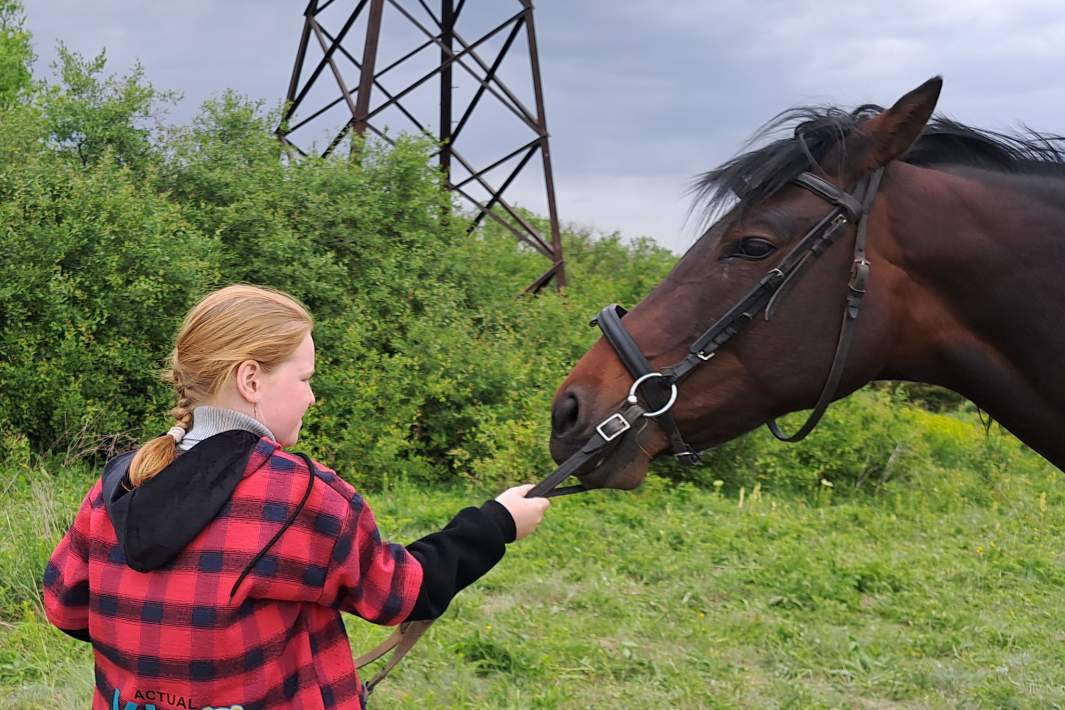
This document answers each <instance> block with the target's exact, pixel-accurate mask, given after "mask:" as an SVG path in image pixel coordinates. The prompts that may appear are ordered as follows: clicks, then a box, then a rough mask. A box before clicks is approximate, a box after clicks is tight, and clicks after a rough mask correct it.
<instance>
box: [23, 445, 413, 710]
mask: <svg viewBox="0 0 1065 710" xmlns="http://www.w3.org/2000/svg"><path fill="white" fill-rule="evenodd" d="M309 475H310V474H309V473H308V470H307V465H306V464H305V463H304V461H303V460H302V459H301V458H299V457H298V456H294V455H291V454H289V453H287V452H285V451H282V450H281V448H280V446H279V445H278V444H277V443H276V442H274V441H271V440H270V439H268V438H265V437H264V438H262V439H260V440H259V442H258V444H256V445H255V448H254V450H253V451H252V453H251V457H250V459H249V461H248V465H247V467H246V469H245V471H244V474H243V476H242V477H241V479H240V481H239V482H238V483H237V484H236V488H235V489H234V491H233V494H232V496H231V497H230V498H229V500H228V502H226V503H225V505H224V506H223V507H222V509H221V511H220V512H219V514H218V515H217V516H216V517H215V518H214V519H213V520H212V521H211V522H210V523H209V524H208V525H207V526H206V527H204V528H203V529H202V530H201V531H200V532H199V534H197V535H196V537H195V538H193V540H192V541H191V542H190V543H189V544H188V545H187V546H186V547H185V548H184V549H182V550H181V552H179V553H178V554H177V556H176V557H174V558H173V559H172V560H171V561H170V562H169V563H168V564H166V565H164V566H163V567H161V568H159V569H156V570H153V571H150V572H144V573H142V572H137V571H135V570H133V569H131V568H130V567H129V566H128V565H127V563H126V559H125V556H124V553H123V548H122V545H121V544H119V541H118V539H117V537H116V534H115V530H114V527H113V525H112V522H111V520H110V518H109V517H108V513H107V511H106V509H105V505H104V500H103V493H102V480H101V482H97V484H96V485H95V486H93V488H92V490H90V491H89V493H88V494H87V495H86V496H85V499H84V500H83V501H82V504H81V508H80V509H79V511H78V514H77V518H76V519H75V521H74V524H73V525H72V526H71V528H70V530H69V531H68V532H67V534H66V535H65V536H64V537H63V539H62V540H61V541H60V543H59V545H58V547H57V548H56V550H55V552H54V553H53V554H52V557H51V559H50V560H49V562H48V566H47V568H46V570H45V577H44V582H45V585H44V607H45V612H46V614H47V616H48V618H49V620H50V621H51V622H52V623H53V624H55V625H56V626H58V627H59V628H61V629H66V630H82V629H86V628H87V629H88V633H89V635H90V636H91V639H92V645H93V651H94V655H95V662H96V692H95V693H94V696H93V705H92V707H93V708H94V709H99V710H110V709H111V708H113V707H117V708H120V709H121V710H134V708H145V709H149V708H150V707H151V706H152V705H154V706H155V708H156V709H157V710H163V709H164V708H166V709H168V710H169V709H171V708H184V709H191V708H201V707H204V706H211V707H214V708H229V707H230V706H232V705H240V706H242V707H243V708H244V710H269V709H271V708H305V709H314V710H317V709H319V708H323V709H324V708H338V709H349V710H357V709H360V708H361V707H362V703H361V701H360V699H359V696H360V693H361V684H360V682H359V680H358V677H357V675H356V673H355V668H354V664H353V660H352V653H351V648H350V646H349V645H348V638H347V634H346V633H345V630H344V625H343V622H342V620H341V616H340V612H341V611H345V612H350V613H353V614H357V615H359V616H361V617H363V618H365V619H367V620H369V621H372V622H374V623H378V624H396V623H399V622H400V621H402V620H404V619H405V618H406V617H407V616H408V615H409V614H410V611H411V609H412V607H413V606H414V603H415V600H416V599H417V597H418V593H419V588H420V587H421V583H422V568H421V566H420V565H419V563H418V561H417V560H416V559H415V558H414V557H413V556H412V555H411V554H410V553H409V552H408V551H407V550H406V549H405V548H404V547H403V546H401V545H397V544H390V543H386V542H383V541H382V540H381V537H380V535H379V533H378V530H377V525H376V523H375V522H374V516H373V513H372V512H371V511H370V508H369V506H367V505H366V503H365V502H364V501H363V499H362V498H361V497H360V496H359V495H358V494H357V493H356V492H355V489H354V488H353V487H352V486H351V485H349V484H348V483H347V482H345V481H344V480H342V479H341V478H340V477H339V476H337V475H336V473H335V472H334V471H332V470H330V469H328V468H326V467H324V466H321V465H318V466H317V471H316V472H315V476H314V479H313V485H312V486H311V490H310V494H309V497H308V498H307V502H306V504H305V506H304V507H303V509H302V511H301V512H300V513H299V515H298V516H297V517H296V518H295V520H294V522H293V524H292V525H291V526H290V527H289V528H288V529H286V530H285V531H284V534H282V535H281V536H280V538H278V540H277V541H276V542H275V543H274V544H273V546H271V547H270V548H269V550H268V552H267V554H265V555H263V556H262V557H261V558H260V559H259V561H258V562H257V563H256V564H255V566H254V567H253V568H252V569H251V571H250V572H249V573H248V575H247V577H246V578H245V579H244V580H243V581H242V582H241V583H240V585H239V587H238V588H237V592H236V594H235V596H234V597H233V598H232V600H231V599H230V598H229V594H230V590H231V588H232V587H233V584H234V582H235V581H236V580H237V577H238V576H239V575H240V573H241V572H242V571H243V570H244V568H245V567H246V566H247V565H248V563H249V562H251V561H252V560H253V559H254V558H255V556H256V555H257V553H259V552H260V550H262V549H263V548H264V547H265V546H266V544H267V543H268V542H269V541H270V539H271V538H272V537H273V536H274V534H275V533H276V532H277V531H278V530H279V529H280V528H281V526H282V525H284V524H285V522H286V521H287V520H288V518H289V516H290V515H291V514H292V513H293V512H294V511H295V510H296V507H297V505H298V503H299V501H300V500H301V499H302V498H303V496H304V493H305V491H306V490H307V486H308V476H309Z"/></svg>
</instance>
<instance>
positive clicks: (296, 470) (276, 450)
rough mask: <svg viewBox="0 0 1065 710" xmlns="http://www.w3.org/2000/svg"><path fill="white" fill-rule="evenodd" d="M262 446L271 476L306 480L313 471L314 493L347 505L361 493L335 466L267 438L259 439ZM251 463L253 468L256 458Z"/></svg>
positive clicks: (263, 464)
mask: <svg viewBox="0 0 1065 710" xmlns="http://www.w3.org/2000/svg"><path fill="white" fill-rule="evenodd" d="M259 449H261V450H262V454H263V455H264V456H263V461H262V463H261V467H262V468H263V469H265V470H266V472H267V473H268V475H271V476H285V477H289V478H291V477H292V475H293V474H295V477H296V478H297V479H299V480H300V481H304V480H306V477H307V476H309V475H311V473H313V475H314V481H313V484H312V486H313V487H312V494H314V493H317V494H319V495H321V496H322V497H324V498H326V499H327V500H328V499H333V500H335V501H336V502H338V503H339V502H343V504H345V505H348V504H350V503H351V501H352V499H353V498H355V497H356V496H358V492H357V491H356V490H355V487H354V486H352V485H351V484H350V483H348V482H347V481H345V480H344V479H343V478H341V477H340V475H339V474H338V473H337V472H336V471H335V470H334V469H332V468H330V467H329V466H326V465H325V464H323V463H322V462H320V461H316V460H314V459H312V458H310V457H309V456H307V455H306V454H301V453H299V452H292V451H285V450H284V449H282V448H281V447H280V446H279V445H278V444H277V443H276V442H273V441H271V440H270V439H268V438H266V437H263V439H262V440H260V442H259ZM256 453H259V452H258V451H257V452H256ZM249 464H250V465H249V469H251V468H253V467H254V464H255V461H254V460H253V461H250V462H249Z"/></svg>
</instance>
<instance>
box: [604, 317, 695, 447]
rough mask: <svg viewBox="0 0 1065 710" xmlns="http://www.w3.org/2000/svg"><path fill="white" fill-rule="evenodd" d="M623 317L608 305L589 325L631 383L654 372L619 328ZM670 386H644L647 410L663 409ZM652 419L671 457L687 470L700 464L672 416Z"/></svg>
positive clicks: (660, 381) (658, 381) (663, 381)
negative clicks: (597, 330) (595, 328)
mask: <svg viewBox="0 0 1065 710" xmlns="http://www.w3.org/2000/svg"><path fill="white" fill-rule="evenodd" d="M625 313H626V311H625V309H624V308H622V307H621V306H619V305H617V304H616V303H612V304H610V305H609V306H606V307H605V308H603V309H602V310H601V311H599V315H597V316H596V317H595V319H594V320H593V321H592V324H593V325H598V326H599V328H600V330H602V331H603V337H605V338H606V339H607V341H608V342H609V343H610V344H611V345H612V346H613V348H614V352H616V353H617V355H618V358H619V359H620V360H621V362H622V364H624V365H625V369H627V370H628V371H629V374H630V375H632V378H633V379H634V380H635V379H639V378H640V377H642V376H643V375H646V374H647V373H649V372H654V369H653V368H652V367H651V363H650V362H649V361H648V360H647V358H645V357H644V356H643V353H642V352H641V351H640V348H639V346H638V345H637V344H636V341H635V340H633V338H632V336H631V335H630V334H629V331H628V329H626V328H625V326H624V325H622V323H621V318H622V317H623V316H624V315H625ZM671 386H672V382H671V381H670V380H669V379H668V378H655V379H653V380H650V381H648V382H647V384H646V385H645V386H644V397H645V398H646V399H647V404H648V405H649V406H650V409H651V410H657V409H660V408H661V407H663V406H665V404H666V402H667V401H668V400H669V395H670V389H671ZM655 418H656V419H657V420H658V423H659V425H660V426H661V427H662V431H664V432H665V434H666V437H667V438H668V439H669V444H670V446H671V447H672V448H673V454H674V455H675V456H676V457H677V458H678V459H679V460H680V461H681V462H682V463H686V464H688V465H690V466H694V465H695V464H698V463H699V462H700V458H699V453H698V452H697V451H696V450H695V449H694V448H693V447H692V446H691V445H690V444H689V443H688V442H686V441H685V440H684V437H683V436H682V435H681V433H680V428H679V427H677V422H676V420H674V419H673V413H672V412H670V411H666V412H663V413H662V414H660V415H658V416H657V417H655Z"/></svg>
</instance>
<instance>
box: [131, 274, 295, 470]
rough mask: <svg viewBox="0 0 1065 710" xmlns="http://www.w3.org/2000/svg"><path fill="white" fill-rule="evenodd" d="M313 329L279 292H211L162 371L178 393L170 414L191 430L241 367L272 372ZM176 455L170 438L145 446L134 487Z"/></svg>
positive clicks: (248, 288)
mask: <svg viewBox="0 0 1065 710" xmlns="http://www.w3.org/2000/svg"><path fill="white" fill-rule="evenodd" d="M313 328H314V320H313V319H312V318H311V314H310V312H309V311H308V310H307V308H306V307H305V306H303V304H301V303H299V302H298V301H297V300H296V299H295V298H293V297H292V296H289V295H288V294H286V293H283V292H281V291H278V290H276V289H272V288H268V287H264V286H252V285H249V284H235V285H233V286H226V287H225V288H222V289H219V290H217V291H214V292H212V293H209V294H207V295H206V296H205V297H204V298H203V299H202V300H201V301H200V302H199V303H197V304H196V306H195V307H194V308H193V309H192V310H191V311H189V314H188V315H187V316H185V322H184V323H182V325H181V331H180V332H179V333H178V337H177V342H176V343H175V346H174V350H173V352H172V353H171V354H170V367H168V368H167V369H166V370H165V371H164V373H163V379H164V380H166V381H167V382H170V383H171V384H173V385H174V390H175V392H176V394H177V406H176V407H174V408H173V409H172V410H170V414H171V415H173V417H174V418H175V419H176V420H177V426H179V427H181V428H182V429H184V430H185V431H188V430H189V428H190V427H191V426H192V410H193V408H194V407H195V406H196V405H197V404H199V403H201V402H203V401H204V400H206V399H208V398H209V397H211V396H212V395H214V394H215V393H216V392H218V390H219V389H220V388H221V387H222V386H223V385H224V384H226V383H227V382H228V381H229V380H230V378H232V377H233V376H234V375H235V374H236V371H237V368H238V367H239V366H240V363H242V362H244V361H246V360H255V361H256V362H258V363H259V365H260V366H262V368H263V369H264V370H265V371H267V372H269V371H270V370H272V369H273V368H274V367H276V366H277V365H280V364H281V363H282V362H284V361H285V360H287V359H288V358H289V357H290V356H291V355H292V353H294V352H295V351H296V348H298V347H299V345H300V343H301V342H302V341H303V338H304V337H305V336H306V335H307V334H308V333H310V332H311V330H312V329H313ZM176 456H177V443H176V442H175V441H174V437H172V436H170V435H169V434H164V435H162V436H157V437H155V438H154V439H151V440H150V441H148V442H146V443H145V444H144V445H143V446H142V447H141V448H140V450H138V451H137V453H136V454H135V455H134V457H133V462H132V463H131V464H130V468H129V480H130V483H131V485H132V486H133V487H134V488H135V487H137V486H139V485H141V484H142V483H144V482H145V481H147V480H148V479H150V478H151V477H152V476H155V475H156V474H157V473H159V472H160V471H162V470H163V469H164V468H165V467H166V466H167V465H169V464H170V463H171V462H172V461H173V460H174V459H175V458H176Z"/></svg>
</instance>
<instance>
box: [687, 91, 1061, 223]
mask: <svg viewBox="0 0 1065 710" xmlns="http://www.w3.org/2000/svg"><path fill="white" fill-rule="evenodd" d="M883 110H884V109H883V108H881V107H880V106H876V105H873V104H866V105H863V106H859V107H858V108H856V109H854V110H853V111H846V110H844V109H841V108H838V107H833V106H829V107H811V106H803V107H797V108H792V109H788V110H787V111H784V112H782V113H780V114H778V115H777V116H776V117H775V118H773V119H772V120H770V121H769V122H768V123H767V124H765V125H764V126H763V127H762V128H760V129H759V130H758V132H757V133H756V134H755V135H754V137H753V138H751V140H750V141H749V142H748V143H747V145H748V146H750V145H753V144H755V143H758V142H761V141H762V140H764V139H766V138H770V137H772V136H773V134H779V133H783V132H786V133H789V134H790V135H787V137H784V138H777V139H776V140H774V141H772V142H770V143H768V144H767V145H764V146H762V147H761V148H757V149H755V150H751V151H749V152H747V153H743V154H742V155H739V156H737V157H735V158H733V159H732V160H730V161H728V162H727V163H724V164H723V165H721V166H719V167H717V168H715V169H714V170H710V171H709V172H705V173H702V174H701V175H699V176H698V177H697V178H696V179H695V181H694V182H693V184H692V188H691V192H692V193H693V194H694V195H695V202H694V204H693V210H696V209H699V207H700V206H701V210H700V211H701V212H702V213H703V216H704V218H705V219H706V222H707V224H709V223H710V222H712V221H713V219H714V218H715V217H717V216H718V215H720V214H722V213H723V212H724V211H725V210H726V209H727V208H728V207H729V206H730V205H732V204H734V202H735V200H736V199H737V198H738V199H739V200H741V201H742V202H743V204H744V205H747V206H749V205H753V204H757V203H758V202H760V201H761V200H763V199H765V198H766V197H768V196H769V195H772V194H773V193H774V192H776V191H777V190H779V189H780V188H781V187H783V186H784V185H786V184H787V183H789V182H790V181H791V180H792V179H793V178H795V177H796V176H797V175H799V174H800V173H802V172H803V171H806V170H810V169H811V168H812V167H813V165H815V164H816V165H822V163H821V161H822V160H823V159H824V158H825V157H826V156H827V154H828V152H829V150H830V149H831V148H832V147H833V146H834V145H836V144H837V142H839V141H840V140H841V139H843V138H845V137H846V136H847V135H849V134H850V133H851V131H853V130H854V129H855V127H856V126H858V125H859V124H860V123H862V122H863V121H865V120H867V119H869V118H871V117H873V116H875V115H876V114H878V113H880V112H881V111H883ZM902 160H904V161H905V162H907V163H912V164H914V165H923V166H933V165H944V166H945V165H964V166H970V167H977V168H984V169H989V170H996V171H1000V172H1007V173H1037V174H1048V175H1058V176H1062V177H1065V137H1063V136H1060V135H1055V134H1047V133H1037V132H1036V131H1033V130H1031V129H1029V128H1024V129H1023V131H1022V134H1021V135H1009V134H1005V133H998V132H996V131H988V130H981V129H978V128H973V127H971V126H966V125H965V124H962V123H959V122H957V121H953V120H951V119H949V118H945V117H943V116H935V117H934V118H933V119H932V120H931V121H929V123H928V126H927V127H926V128H925V130H924V132H923V133H922V134H921V136H920V138H918V139H917V141H916V142H915V143H914V144H913V146H912V147H911V148H910V150H909V151H908V152H907V153H906V154H905V155H904V156H903V158H902ZM823 167H827V168H830V167H832V166H823Z"/></svg>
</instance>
